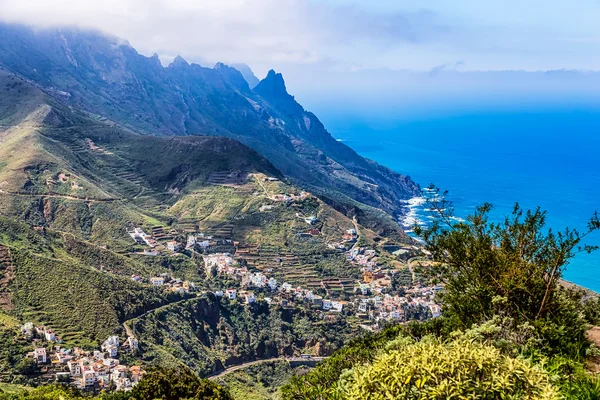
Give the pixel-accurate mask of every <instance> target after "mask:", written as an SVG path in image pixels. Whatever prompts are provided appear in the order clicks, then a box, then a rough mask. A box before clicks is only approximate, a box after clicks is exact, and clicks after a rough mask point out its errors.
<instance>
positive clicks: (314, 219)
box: [304, 215, 317, 225]
mask: <svg viewBox="0 0 600 400" xmlns="http://www.w3.org/2000/svg"><path fill="white" fill-rule="evenodd" d="M304 222H306V223H307V224H309V225H312V224H314V223H315V222H317V217H315V216H314V215H311V216H310V217H306V218H304Z"/></svg>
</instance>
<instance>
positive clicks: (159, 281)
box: [150, 276, 165, 287]
mask: <svg viewBox="0 0 600 400" xmlns="http://www.w3.org/2000/svg"><path fill="white" fill-rule="evenodd" d="M150 282H151V283H152V284H153V285H154V286H156V287H159V286H163V285H164V284H165V278H163V277H162V276H154V277H152V278H150Z"/></svg>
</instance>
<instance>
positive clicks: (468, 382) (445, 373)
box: [336, 337, 559, 400]
mask: <svg viewBox="0 0 600 400" xmlns="http://www.w3.org/2000/svg"><path fill="white" fill-rule="evenodd" d="M337 392H338V396H336V397H339V398H341V399H348V400H355V399H356V400H358V399H361V400H367V399H371V400H379V399H381V400H383V399H415V400H416V399H431V400H433V399H440V400H441V399H453V398H456V399H558V398H559V397H558V392H557V390H556V388H555V387H554V386H553V385H552V384H551V383H550V380H549V376H548V374H547V373H546V372H545V371H544V370H543V369H541V368H540V367H539V366H535V365H533V364H532V363H530V362H529V361H527V360H524V359H518V358H511V357H508V356H506V355H503V354H501V353H500V351H499V350H498V349H496V348H495V347H492V346H489V345H486V344H481V343H477V342H472V341H468V340H465V339H458V340H454V341H452V342H449V343H442V342H441V341H439V340H438V339H433V338H431V337H429V338H425V339H424V340H423V341H421V342H417V343H412V344H408V343H407V344H405V345H400V346H398V348H397V349H394V350H392V351H389V352H387V353H385V354H383V355H381V356H379V357H377V358H376V359H375V361H374V362H373V363H372V364H368V365H365V366H359V367H355V368H354V369H352V370H351V371H349V372H348V373H345V374H343V375H342V376H341V378H340V381H339V383H338V388H337Z"/></svg>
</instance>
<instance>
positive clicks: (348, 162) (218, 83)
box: [0, 24, 420, 216]
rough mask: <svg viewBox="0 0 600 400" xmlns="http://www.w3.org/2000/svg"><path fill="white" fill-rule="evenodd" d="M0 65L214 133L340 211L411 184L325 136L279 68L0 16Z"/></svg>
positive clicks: (394, 195) (388, 205)
mask: <svg viewBox="0 0 600 400" xmlns="http://www.w3.org/2000/svg"><path fill="white" fill-rule="evenodd" d="M0 67H1V68H3V69H5V70H7V71H10V72H12V73H14V74H16V75H18V76H19V77H21V78H23V79H25V80H27V81H28V82H29V83H31V84H33V85H35V86H36V87H37V88H38V89H39V90H41V91H43V92H44V93H46V94H47V95H48V96H50V97H51V98H53V99H54V100H56V101H57V102H60V103H61V104H63V105H66V106H68V107H71V108H74V109H78V110H81V111H85V112H87V113H89V114H91V115H94V116H97V117H101V118H105V119H107V120H110V121H112V123H114V124H116V125H119V126H120V127H122V128H124V129H127V130H130V131H132V132H134V133H136V134H142V135H152V136H159V137H171V136H224V137H229V138H231V139H235V140H237V141H239V142H241V143H243V144H245V145H247V146H249V147H250V148H252V149H254V150H256V151H257V152H258V153H259V154H261V155H262V156H264V157H265V158H267V159H268V160H269V161H270V162H271V163H272V164H273V165H274V166H275V167H276V168H277V169H278V170H280V171H281V172H282V173H283V174H284V175H286V176H287V177H289V178H290V179H291V180H293V181H294V182H297V183H298V184H300V185H302V186H303V187H305V188H307V189H309V190H311V191H313V192H314V193H316V194H318V195H320V196H321V197H322V198H325V199H327V200H328V201H329V202H330V203H331V204H333V205H335V206H337V207H338V208H339V209H343V210H345V211H346V212H348V210H352V209H354V208H355V207H356V206H357V205H360V204H363V205H366V206H369V207H376V208H379V209H382V210H384V211H386V212H387V213H389V214H391V215H393V216H397V215H399V214H401V213H402V212H403V206H402V204H403V202H402V201H403V200H406V199H408V198H410V197H412V196H414V195H416V194H418V193H419V190H420V188H419V186H418V185H417V184H415V183H414V182H413V181H412V180H411V179H410V178H409V177H407V176H404V175H400V174H398V173H396V172H394V171H392V170H390V169H388V168H386V167H383V166H381V165H379V164H377V163H376V162H374V161H371V160H368V159H365V158H363V157H361V156H360V155H358V154H357V153H356V152H354V151H353V150H352V149H350V148H349V147H348V146H346V145H345V144H343V143H341V142H339V141H337V140H336V139H334V138H333V137H332V136H331V135H330V134H329V132H327V130H326V129H325V127H324V126H323V124H322V123H321V122H320V121H319V119H318V118H317V117H316V116H315V115H314V114H312V113H311V112H309V111H306V110H305V109H304V108H303V107H302V106H301V105H300V104H298V103H297V102H296V101H295V99H294V97H293V96H291V95H290V94H288V92H287V90H286V86H285V82H284V79H283V77H282V75H281V74H278V73H276V72H275V71H270V72H269V73H268V75H267V76H266V78H265V79H263V80H262V81H260V82H257V79H256V78H255V77H254V75H253V73H252V72H251V70H250V69H249V68H247V67H243V66H242V67H240V66H238V68H240V69H241V70H242V72H243V74H242V73H241V72H240V71H238V70H237V69H235V68H233V67H229V66H227V65H224V64H222V63H218V64H217V65H216V66H215V67H214V68H205V67H202V66H200V65H197V64H190V63H188V62H186V61H185V60H184V59H183V58H182V57H177V58H176V59H175V60H174V61H173V62H172V63H171V64H170V65H169V66H167V67H164V66H163V65H162V64H161V62H160V60H159V58H158V56H157V55H154V56H152V57H145V56H143V55H141V54H139V53H138V52H137V51H136V50H135V49H134V48H133V47H132V46H130V45H129V44H128V43H127V42H126V41H124V40H122V39H119V38H115V37H111V36H107V35H104V34H100V33H98V32H90V31H82V30H76V29H49V30H33V29H31V28H27V27H23V26H19V25H9V24H2V25H0Z"/></svg>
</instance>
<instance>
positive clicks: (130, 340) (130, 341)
mask: <svg viewBox="0 0 600 400" xmlns="http://www.w3.org/2000/svg"><path fill="white" fill-rule="evenodd" d="M126 343H127V347H129V348H130V349H131V350H137V349H138V345H139V342H138V340H137V339H136V338H134V337H133V336H129V337H127V341H126Z"/></svg>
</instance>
